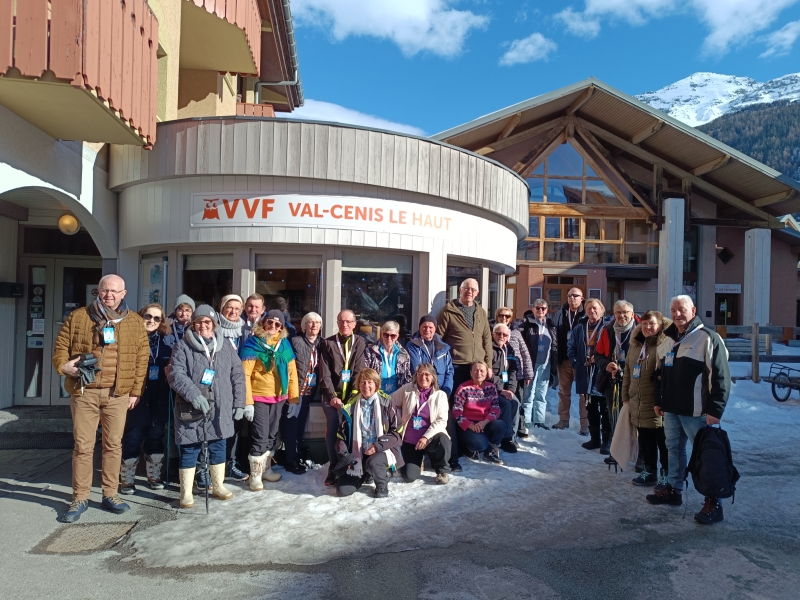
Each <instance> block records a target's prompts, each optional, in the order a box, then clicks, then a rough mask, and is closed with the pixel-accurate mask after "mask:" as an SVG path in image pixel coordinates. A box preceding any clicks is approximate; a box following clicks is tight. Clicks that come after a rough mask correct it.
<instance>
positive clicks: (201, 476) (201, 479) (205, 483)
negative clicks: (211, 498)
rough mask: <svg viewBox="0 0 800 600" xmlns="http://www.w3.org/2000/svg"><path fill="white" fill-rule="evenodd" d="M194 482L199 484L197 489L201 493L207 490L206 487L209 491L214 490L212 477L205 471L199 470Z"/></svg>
mask: <svg viewBox="0 0 800 600" xmlns="http://www.w3.org/2000/svg"><path fill="white" fill-rule="evenodd" d="M196 468H197V467H195V469H196ZM194 483H195V485H196V486H197V491H198V492H199V493H201V494H202V493H203V492H205V491H206V488H208V491H209V493H211V492H213V491H214V490H213V489H212V485H211V479H209V477H208V475H207V474H206V472H205V471H198V472H197V477H196V478H195V481H194Z"/></svg>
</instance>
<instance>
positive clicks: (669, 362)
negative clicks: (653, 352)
mask: <svg viewBox="0 0 800 600" xmlns="http://www.w3.org/2000/svg"><path fill="white" fill-rule="evenodd" d="M702 328H703V326H702V325H698V326H697V327H695V328H694V329H692V330H691V331H690V332H689V333H687V334H686V335H684V336H682V337H680V338H679V339H677V340H675V341H674V342H672V351H671V352H668V353H667V356H666V357H665V361H664V365H665V366H667V367H671V366H672V361H673V360H674V359H675V347H676V346H679V345H680V344H682V343H683V342H685V341H686V340H688V339H689V338H690V337H692V336H693V335H694V334H695V333H697V332H698V331H700V330H701V329H702Z"/></svg>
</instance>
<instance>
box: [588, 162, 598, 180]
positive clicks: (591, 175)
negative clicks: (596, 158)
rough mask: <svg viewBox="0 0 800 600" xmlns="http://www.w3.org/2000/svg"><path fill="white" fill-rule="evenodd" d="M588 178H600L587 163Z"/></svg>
mask: <svg viewBox="0 0 800 600" xmlns="http://www.w3.org/2000/svg"><path fill="white" fill-rule="evenodd" d="M586 176H587V177H600V176H599V175H598V174H597V173H595V171H594V169H593V168H592V167H591V166H589V163H586Z"/></svg>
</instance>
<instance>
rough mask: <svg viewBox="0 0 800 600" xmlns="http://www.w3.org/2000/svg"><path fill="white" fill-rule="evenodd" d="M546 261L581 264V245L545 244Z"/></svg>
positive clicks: (565, 243)
mask: <svg viewBox="0 0 800 600" xmlns="http://www.w3.org/2000/svg"><path fill="white" fill-rule="evenodd" d="M544 259H545V260H556V261H563V262H580V259H581V245H580V244H578V243H572V242H545V243H544Z"/></svg>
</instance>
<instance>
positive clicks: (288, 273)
mask: <svg viewBox="0 0 800 600" xmlns="http://www.w3.org/2000/svg"><path fill="white" fill-rule="evenodd" d="M262 257H263V255H256V292H258V293H259V294H261V295H262V296H264V301H265V306H266V308H267V309H273V308H277V309H280V310H283V311H285V312H288V313H289V319H290V320H291V322H292V325H294V326H295V329H297V331H298V332H300V321H302V319H303V316H304V315H305V314H306V313H309V312H315V313H319V314H322V311H321V310H320V293H321V287H322V286H321V283H322V268H321V266H320V265H321V264H322V260H321V259H319V258H316V259H315V262H316V264H317V265H318V266H316V267H309V268H282V269H281V268H275V267H269V266H265V265H264V262H265V261H263V260H261V259H262ZM270 258H274V257H270ZM273 264H280V262H279V261H273Z"/></svg>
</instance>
